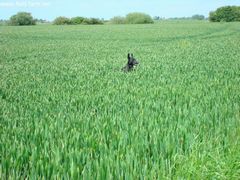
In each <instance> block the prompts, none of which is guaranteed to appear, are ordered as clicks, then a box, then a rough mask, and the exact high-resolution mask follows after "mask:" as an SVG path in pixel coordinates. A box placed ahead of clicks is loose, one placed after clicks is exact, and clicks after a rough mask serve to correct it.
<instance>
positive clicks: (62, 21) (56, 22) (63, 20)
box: [53, 16, 72, 25]
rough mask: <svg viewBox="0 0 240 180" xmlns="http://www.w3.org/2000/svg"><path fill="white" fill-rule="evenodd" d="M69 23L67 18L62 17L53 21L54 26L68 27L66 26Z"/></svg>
mask: <svg viewBox="0 0 240 180" xmlns="http://www.w3.org/2000/svg"><path fill="white" fill-rule="evenodd" d="M71 23H72V22H71V20H70V19H69V18H67V17H63V16H59V17H57V18H56V19H55V20H54V21H53V24H54V25H68V24H71Z"/></svg>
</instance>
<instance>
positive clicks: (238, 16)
mask: <svg viewBox="0 0 240 180" xmlns="http://www.w3.org/2000/svg"><path fill="white" fill-rule="evenodd" d="M171 19H172V20H182V19H184V20H186V19H193V20H204V19H205V17H204V16H203V15H197V14H196V15H193V16H192V17H189V18H188V17H187V18H185V17H184V18H170V20H171ZM154 20H155V21H156V20H163V19H162V18H160V17H159V16H155V17H154V18H152V17H151V16H150V15H148V14H145V13H138V12H134V13H129V14H127V15H126V16H125V17H122V16H115V17H113V18H112V19H110V21H109V23H112V24H150V23H154ZM208 20H209V21H210V22H233V21H240V6H224V7H220V8H218V9H216V10H215V11H211V12H210V13H209V17H208ZM45 22H46V21H45V20H42V19H34V18H33V16H32V15H31V13H28V12H19V13H17V14H15V15H13V16H11V17H10V19H9V20H8V21H7V22H5V21H2V20H1V21H0V24H8V25H14V26H22V25H36V24H37V23H45ZM104 23H105V21H104V20H103V19H98V18H86V17H80V16H78V17H73V18H67V17H63V16H60V17H57V18H56V19H55V20H54V21H53V24H54V25H77V24H86V25H92V24H104Z"/></svg>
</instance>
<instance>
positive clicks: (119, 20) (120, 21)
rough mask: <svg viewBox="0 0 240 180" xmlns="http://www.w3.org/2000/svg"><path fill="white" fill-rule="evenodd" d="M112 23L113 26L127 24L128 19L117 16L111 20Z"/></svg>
mask: <svg viewBox="0 0 240 180" xmlns="http://www.w3.org/2000/svg"><path fill="white" fill-rule="evenodd" d="M110 23H112V24H125V23H126V18H125V17H122V16H115V17H113V18H112V19H110Z"/></svg>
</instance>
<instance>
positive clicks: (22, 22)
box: [9, 12, 36, 26]
mask: <svg viewBox="0 0 240 180" xmlns="http://www.w3.org/2000/svg"><path fill="white" fill-rule="evenodd" d="M35 24H36V20H34V19H33V17H32V15H31V13H27V12H19V13H17V14H15V15H13V16H12V17H11V18H10V20H9V25H13V26H27V25H35Z"/></svg>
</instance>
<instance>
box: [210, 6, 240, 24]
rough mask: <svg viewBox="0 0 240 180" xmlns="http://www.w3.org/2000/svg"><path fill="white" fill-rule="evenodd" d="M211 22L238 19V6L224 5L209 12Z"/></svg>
mask: <svg viewBox="0 0 240 180" xmlns="http://www.w3.org/2000/svg"><path fill="white" fill-rule="evenodd" d="M209 21H211V22H233V21H240V6H224V7H220V8H218V9H217V10H216V11H212V12H210V13H209Z"/></svg>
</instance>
